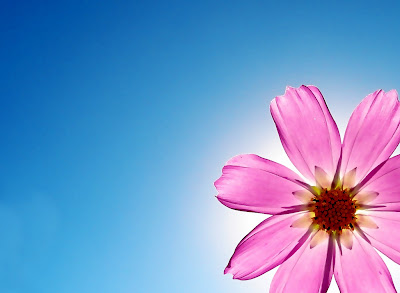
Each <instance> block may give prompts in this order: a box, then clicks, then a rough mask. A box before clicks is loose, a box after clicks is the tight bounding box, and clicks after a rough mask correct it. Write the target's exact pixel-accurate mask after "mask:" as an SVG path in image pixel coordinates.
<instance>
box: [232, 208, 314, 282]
mask: <svg viewBox="0 0 400 293" xmlns="http://www.w3.org/2000/svg"><path fill="white" fill-rule="evenodd" d="M301 215H302V213H301V214H290V215H275V216H272V217H270V218H268V219H266V220H265V221H263V222H261V223H260V224H259V225H258V226H257V227H256V228H254V230H253V231H251V232H250V233H249V234H248V235H247V236H246V237H245V238H244V239H243V240H242V241H241V242H240V243H239V245H238V246H237V247H236V250H235V252H234V254H233V256H232V258H231V260H230V261H229V264H228V266H227V267H226V269H225V274H227V273H230V274H233V278H234V279H240V280H248V279H252V278H255V277H258V276H260V275H262V274H264V273H265V272H267V271H269V270H271V269H273V268H274V267H276V266H277V265H280V264H281V263H282V262H283V261H284V260H285V258H286V257H287V256H288V254H289V253H291V252H292V251H293V250H295V249H296V245H298V243H299V242H300V243H301V241H304V240H301V238H302V236H303V235H304V234H305V233H307V229H306V228H305V229H298V228H291V227H290V225H291V224H292V223H293V221H295V220H296V219H297V218H299V217H300V216H301Z"/></svg>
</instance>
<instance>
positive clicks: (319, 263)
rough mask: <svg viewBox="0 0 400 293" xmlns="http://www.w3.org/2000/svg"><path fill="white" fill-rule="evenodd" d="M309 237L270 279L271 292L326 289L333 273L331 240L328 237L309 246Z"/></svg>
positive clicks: (317, 291) (310, 291)
mask: <svg viewBox="0 0 400 293" xmlns="http://www.w3.org/2000/svg"><path fill="white" fill-rule="evenodd" d="M310 238H311V237H310ZM310 238H308V240H307V241H306V243H304V245H303V246H302V247H301V248H300V249H298V250H297V251H296V253H294V254H293V256H291V257H290V258H289V259H288V260H286V261H285V262H284V263H283V264H282V265H281V266H280V267H279V269H278V271H277V273H276V274H275V276H274V278H273V280H272V284H271V289H270V292H271V293H282V292H287V293H292V292H307V293H314V292H315V293H319V292H326V291H327V290H328V288H329V285H330V282H331V280H332V273H333V255H334V250H333V241H332V240H331V239H329V240H326V241H325V242H323V243H319V244H318V245H317V246H315V247H313V248H310Z"/></svg>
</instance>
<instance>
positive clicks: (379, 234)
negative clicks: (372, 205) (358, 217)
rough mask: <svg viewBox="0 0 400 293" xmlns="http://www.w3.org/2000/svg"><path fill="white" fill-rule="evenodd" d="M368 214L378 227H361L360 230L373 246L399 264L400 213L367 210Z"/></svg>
mask: <svg viewBox="0 0 400 293" xmlns="http://www.w3.org/2000/svg"><path fill="white" fill-rule="evenodd" d="M368 215H369V216H370V217H371V218H372V219H373V221H374V223H376V225H377V226H378V228H377V229H375V228H373V227H371V228H368V227H363V228H362V231H363V232H364V233H365V235H366V236H367V237H368V239H369V241H370V242H371V244H372V245H373V246H374V247H375V248H377V249H378V250H379V251H381V252H382V253H384V254H385V255H386V256H388V257H389V258H390V259H392V260H393V261H395V262H397V263H398V264H400V213H398V212H376V211H368Z"/></svg>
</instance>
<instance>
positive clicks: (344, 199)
mask: <svg viewBox="0 0 400 293" xmlns="http://www.w3.org/2000/svg"><path fill="white" fill-rule="evenodd" d="M309 208H310V211H312V212H314V214H315V217H314V218H313V222H314V224H317V225H318V226H319V228H320V229H324V230H325V231H326V232H328V233H332V232H335V233H341V231H342V230H343V229H352V230H353V229H354V223H355V220H356V217H355V213H356V210H357V208H358V206H357V205H356V202H355V201H353V200H352V198H351V197H350V194H349V192H348V190H347V189H346V190H342V189H332V190H327V189H326V188H324V189H322V191H321V193H320V194H319V195H316V196H315V197H314V198H313V199H312V200H311V204H310V206H309Z"/></svg>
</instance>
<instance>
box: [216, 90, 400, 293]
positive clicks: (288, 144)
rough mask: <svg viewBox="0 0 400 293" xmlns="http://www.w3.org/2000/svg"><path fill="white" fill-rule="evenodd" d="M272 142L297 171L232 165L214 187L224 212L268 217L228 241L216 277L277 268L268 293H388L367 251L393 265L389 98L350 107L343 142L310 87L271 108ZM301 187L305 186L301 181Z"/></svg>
mask: <svg viewBox="0 0 400 293" xmlns="http://www.w3.org/2000/svg"><path fill="white" fill-rule="evenodd" d="M270 109H271V114H272V117H273V118H274V121H275V124H276V127H277V130H278V133H279V136H280V139H281V141H282V145H283V147H284V149H285V151H286V153H287V154H288V156H289V158H290V160H291V161H292V162H293V164H294V165H295V166H296V168H297V169H298V170H299V171H300V172H301V174H303V176H304V177H305V179H306V180H307V181H306V180H305V179H303V178H301V177H299V176H298V175H297V174H296V173H294V172H293V171H291V170H289V169H288V168H286V167H284V166H282V165H280V164H278V163H275V162H272V161H269V160H267V159H263V158H261V157H258V156H256V155H240V156H236V157H234V158H232V159H231V160H230V161H228V163H227V164H226V166H225V167H224V168H223V170H222V176H221V177H220V178H219V179H218V180H217V181H216V182H215V186H216V188H217V190H218V196H217V198H218V200H219V201H220V202H221V203H222V204H224V205H226V206H227V207H229V208H232V209H237V210H242V211H249V212H257V213H264V214H272V216H271V217H269V218H267V219H266V220H265V221H263V222H261V223H260V224H259V225H258V226H257V227H256V228H255V229H254V230H253V231H251V232H250V233H249V234H248V235H247V236H246V237H245V238H243V240H242V241H241V242H240V243H239V244H238V246H237V248H236V250H235V252H234V254H233V256H232V258H231V259H230V261H229V264H228V266H227V267H226V269H225V273H231V274H233V277H234V278H235V279H240V280H248V279H252V278H255V277H258V276H260V275H261V274H264V273H265V272H267V271H269V270H271V269H273V268H274V267H276V266H278V265H280V267H279V269H278V271H277V273H276V274H275V276H274V279H273V281H272V284H271V289H270V292H274V293H275V292H326V291H327V290H328V287H329V285H330V282H331V279H332V275H333V274H334V275H335V280H336V282H337V284H338V286H339V288H340V291H341V292H342V293H344V292H349V293H357V292H396V289H395V288H394V285H393V282H392V278H391V276H390V273H389V271H388V269H387V267H386V265H385V263H384V262H383V261H382V259H381V258H380V256H379V255H378V253H377V252H376V251H375V249H374V248H376V249H378V250H379V251H381V252H382V253H384V254H385V255H387V256H388V257H389V258H391V259H392V260H393V261H395V262H397V263H399V264H400V213H398V212H399V211H400V156H395V157H393V158H390V159H389V157H390V155H391V154H392V153H393V151H394V150H395V148H396V147H397V145H398V143H399V142H400V127H399V124H400V102H399V101H398V98H397V92H396V91H395V90H391V91H389V92H387V93H385V92H384V91H382V90H378V91H376V92H374V93H372V94H370V95H368V96H367V97H366V98H365V99H364V100H363V101H362V102H361V103H360V104H359V105H358V106H357V108H356V109H355V110H354V112H353V114H352V115H351V118H350V121H349V124H348V126H347V129H346V133H345V136H344V140H343V143H341V139H340V135H339V131H338V128H337V126H336V123H335V121H334V120H333V118H332V116H331V114H330V112H329V110H328V108H327V106H326V104H325V101H324V98H323V96H322V94H321V93H320V91H319V90H318V89H317V88H316V87H314V86H301V87H299V88H297V89H296V88H291V87H288V88H287V89H286V92H285V94H284V95H283V96H278V97H276V98H275V99H274V100H273V101H272V103H271V107H270ZM306 182H308V183H306Z"/></svg>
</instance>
